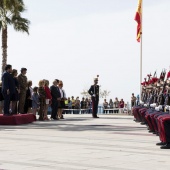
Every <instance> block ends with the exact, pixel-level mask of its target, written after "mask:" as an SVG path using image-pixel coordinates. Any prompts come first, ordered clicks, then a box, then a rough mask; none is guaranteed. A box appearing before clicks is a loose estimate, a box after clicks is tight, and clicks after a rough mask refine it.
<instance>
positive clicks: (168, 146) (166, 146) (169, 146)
mask: <svg viewBox="0 0 170 170" xmlns="http://www.w3.org/2000/svg"><path fill="white" fill-rule="evenodd" d="M160 148H161V149H170V144H166V145H163V146H161V147H160Z"/></svg>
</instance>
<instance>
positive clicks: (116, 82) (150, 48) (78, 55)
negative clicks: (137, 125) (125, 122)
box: [8, 0, 170, 101]
mask: <svg viewBox="0 0 170 170" xmlns="http://www.w3.org/2000/svg"><path fill="white" fill-rule="evenodd" d="M24 2H25V5H26V7H27V11H26V12H25V13H24V17H26V18H28V19H29V20H30V21H31V25H30V35H29V36H28V35H27V34H23V33H17V32H15V31H14V30H13V29H12V28H9V38H8V47H9V48H8V63H11V64H12V65H13V67H14V68H16V69H18V70H20V68H21V67H27V68H28V74H27V76H28V79H30V80H33V84H34V85H37V83H38V81H39V80H40V79H44V78H45V79H49V80H50V82H52V80H53V79H55V78H58V79H61V80H63V82H64V89H65V91H66V93H67V96H71V95H74V96H80V97H81V95H80V92H81V91H82V90H83V89H88V88H89V86H90V85H91V84H92V83H93V78H94V77H95V76H96V75H97V74H99V75H100V78H99V84H100V85H101V88H102V89H103V90H105V89H108V90H110V91H111V94H110V96H109V97H108V99H109V98H115V97H118V98H124V99H125V101H129V100H130V97H131V93H132V92H134V93H135V94H136V95H137V94H138V93H139V81H140V77H139V64H140V63H139V62H140V60H139V57H140V56H139V53H140V45H139V43H137V42H136V40H135V39H136V22H135V21H134V16H135V11H136V8H137V3H138V1H137V0H49V1H45V0H25V1H24ZM47 2H48V3H47ZM143 4H144V7H143V78H144V77H145V76H146V75H147V74H148V73H150V72H151V73H152V74H153V73H154V72H155V70H157V72H158V75H159V74H160V71H161V70H162V69H163V68H166V69H169V66H170V64H169V56H170V48H169V44H170V35H169V30H170V21H169V16H170V12H169V7H170V2H169V1H168V0H161V1H160V0H155V1H153V0H147V1H146V0H144V3H143ZM102 100H103V99H101V101H102Z"/></svg>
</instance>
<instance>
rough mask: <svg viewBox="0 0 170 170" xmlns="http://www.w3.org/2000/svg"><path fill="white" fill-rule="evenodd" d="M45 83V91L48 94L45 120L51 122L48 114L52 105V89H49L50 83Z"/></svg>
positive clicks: (46, 81)
mask: <svg viewBox="0 0 170 170" xmlns="http://www.w3.org/2000/svg"><path fill="white" fill-rule="evenodd" d="M44 82H45V87H44V89H45V93H46V105H45V112H44V120H49V118H48V116H47V112H48V107H49V106H50V104H51V99H52V96H51V91H50V88H49V81H48V80H44Z"/></svg>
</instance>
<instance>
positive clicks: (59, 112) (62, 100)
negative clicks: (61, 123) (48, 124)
mask: <svg viewBox="0 0 170 170" xmlns="http://www.w3.org/2000/svg"><path fill="white" fill-rule="evenodd" d="M58 87H59V92H60V96H61V97H60V98H61V100H60V101H58V118H59V119H64V118H63V115H62V112H63V109H64V107H65V104H64V101H65V100H66V99H67V98H66V94H65V91H64V90H63V82H62V81H59V83H58Z"/></svg>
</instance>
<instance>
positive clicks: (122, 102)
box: [119, 99, 125, 108]
mask: <svg viewBox="0 0 170 170" xmlns="http://www.w3.org/2000/svg"><path fill="white" fill-rule="evenodd" d="M124 105H125V103H124V101H123V99H121V101H120V103H119V107H120V108H124Z"/></svg>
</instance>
